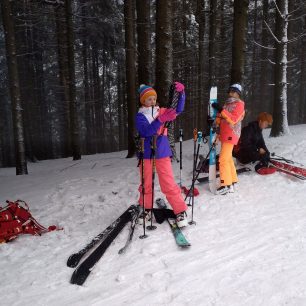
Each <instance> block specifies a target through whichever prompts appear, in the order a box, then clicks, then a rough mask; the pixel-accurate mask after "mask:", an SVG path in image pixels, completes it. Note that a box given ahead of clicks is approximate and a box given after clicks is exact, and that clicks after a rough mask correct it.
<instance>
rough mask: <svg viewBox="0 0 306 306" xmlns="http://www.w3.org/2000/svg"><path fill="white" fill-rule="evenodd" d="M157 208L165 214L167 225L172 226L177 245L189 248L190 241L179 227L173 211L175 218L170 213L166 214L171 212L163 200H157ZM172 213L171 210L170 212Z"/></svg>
mask: <svg viewBox="0 0 306 306" xmlns="http://www.w3.org/2000/svg"><path fill="white" fill-rule="evenodd" d="M155 203H156V204H157V206H158V207H159V208H160V209H159V210H160V211H161V213H162V214H163V217H164V219H166V220H167V223H168V224H169V226H170V229H171V231H172V234H173V236H174V239H175V242H176V244H177V245H178V246H179V247H181V248H188V247H190V246H191V244H190V243H189V241H188V240H187V239H186V237H185V235H184V234H183V232H182V230H181V229H180V228H179V227H178V225H177V223H176V221H175V215H174V213H173V211H172V215H173V216H174V217H169V212H167V213H166V211H169V209H167V205H166V203H165V201H164V200H163V199H157V200H156V201H155ZM170 211H171V210H170Z"/></svg>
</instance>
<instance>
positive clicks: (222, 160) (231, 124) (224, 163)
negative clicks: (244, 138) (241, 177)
mask: <svg viewBox="0 0 306 306" xmlns="http://www.w3.org/2000/svg"><path fill="white" fill-rule="evenodd" d="M244 114H245V111H244V102H243V101H242V100H239V99H235V98H229V99H228V100H227V101H226V103H225V105H224V109H223V110H222V111H221V113H219V114H218V115H217V120H216V124H217V125H219V126H220V135H219V139H220V141H221V152H220V157H219V169H220V182H221V186H229V185H232V184H233V183H236V182H237V181H238V178H237V172H236V168H235V164H234V161H233V158H232V152H233V147H234V145H236V144H237V143H238V140H239V137H240V133H241V121H242V120H243V118H244Z"/></svg>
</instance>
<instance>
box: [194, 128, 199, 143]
mask: <svg viewBox="0 0 306 306" xmlns="http://www.w3.org/2000/svg"><path fill="white" fill-rule="evenodd" d="M197 138H198V129H197V128H195V129H194V130H193V140H194V142H196V141H197Z"/></svg>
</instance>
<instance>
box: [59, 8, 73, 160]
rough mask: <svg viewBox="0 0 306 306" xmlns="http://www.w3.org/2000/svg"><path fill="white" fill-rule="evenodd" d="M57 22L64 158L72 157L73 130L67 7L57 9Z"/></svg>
mask: <svg viewBox="0 0 306 306" xmlns="http://www.w3.org/2000/svg"><path fill="white" fill-rule="evenodd" d="M55 21H56V36H57V54H58V69H59V81H60V86H61V87H60V95H61V98H62V101H61V102H62V103H63V107H62V109H63V111H64V116H63V117H64V120H63V121H64V122H62V123H61V125H62V126H63V128H62V135H61V137H62V138H63V140H62V147H63V151H64V156H65V157H68V156H71V153H72V152H71V135H70V133H69V131H70V130H71V126H70V124H71V122H70V111H69V103H70V96H69V66H68V53H67V52H68V49H67V46H68V42H67V37H68V36H67V21H66V13H65V7H64V6H63V5H58V6H56V7H55Z"/></svg>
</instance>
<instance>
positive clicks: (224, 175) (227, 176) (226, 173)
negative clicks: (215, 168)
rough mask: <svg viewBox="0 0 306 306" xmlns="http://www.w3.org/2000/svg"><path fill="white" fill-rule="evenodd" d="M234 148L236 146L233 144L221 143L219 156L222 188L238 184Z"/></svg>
mask: <svg viewBox="0 0 306 306" xmlns="http://www.w3.org/2000/svg"><path fill="white" fill-rule="evenodd" d="M233 148H234V145H233V144H232V143H228V142H222V143H221V152H220V155H219V171H220V183H221V186H228V185H232V184H233V183H237V182H238V177H237V172H236V168H235V164H234V161H233V157H232V152H233Z"/></svg>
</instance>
